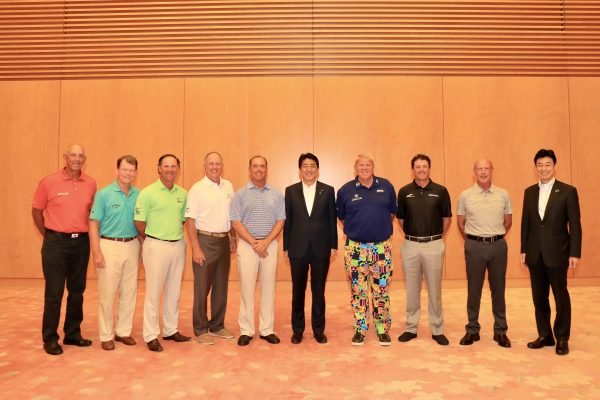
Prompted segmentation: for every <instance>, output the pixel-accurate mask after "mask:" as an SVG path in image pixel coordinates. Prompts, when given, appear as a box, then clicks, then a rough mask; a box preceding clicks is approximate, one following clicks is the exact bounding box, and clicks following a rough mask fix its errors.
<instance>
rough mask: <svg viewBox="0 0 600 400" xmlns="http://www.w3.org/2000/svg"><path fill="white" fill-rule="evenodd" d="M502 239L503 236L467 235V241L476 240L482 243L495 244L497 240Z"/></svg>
mask: <svg viewBox="0 0 600 400" xmlns="http://www.w3.org/2000/svg"><path fill="white" fill-rule="evenodd" d="M503 237H504V235H496V236H474V235H467V239H471V240H477V241H478V242H483V243H494V242H497V241H498V240H500V239H502V238H503Z"/></svg>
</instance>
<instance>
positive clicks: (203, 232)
mask: <svg viewBox="0 0 600 400" xmlns="http://www.w3.org/2000/svg"><path fill="white" fill-rule="evenodd" d="M198 233H199V234H201V235H206V236H212V237H218V238H224V237H225V236H227V235H229V233H227V232H208V231H201V230H200V229H198Z"/></svg>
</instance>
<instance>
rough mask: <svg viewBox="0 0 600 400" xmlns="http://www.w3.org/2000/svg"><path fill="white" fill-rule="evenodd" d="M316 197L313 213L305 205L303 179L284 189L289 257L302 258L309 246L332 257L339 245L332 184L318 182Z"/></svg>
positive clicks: (318, 254)
mask: <svg viewBox="0 0 600 400" xmlns="http://www.w3.org/2000/svg"><path fill="white" fill-rule="evenodd" d="M316 185H317V187H316V188H315V201H314V203H313V208H312V212H311V214H310V216H309V215H308V210H307V209H306V202H305V200H304V192H303V190H302V182H298V183H295V184H293V185H291V186H288V187H287V188H286V189H285V225H284V228H283V250H284V251H287V252H288V257H290V258H302V257H304V256H305V255H306V254H307V251H308V249H309V246H311V248H312V253H313V255H314V256H315V257H318V258H329V257H330V255H331V249H337V245H338V244H337V242H338V234H337V225H336V223H337V212H336V208H335V192H334V190H333V187H332V186H329V185H326V184H324V183H322V182H319V181H317V182H316Z"/></svg>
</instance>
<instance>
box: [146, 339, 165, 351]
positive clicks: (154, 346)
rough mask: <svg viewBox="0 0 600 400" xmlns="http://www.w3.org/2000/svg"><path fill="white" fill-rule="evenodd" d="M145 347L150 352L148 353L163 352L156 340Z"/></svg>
mask: <svg viewBox="0 0 600 400" xmlns="http://www.w3.org/2000/svg"><path fill="white" fill-rule="evenodd" d="M146 345H147V346H148V350H150V351H157V352H158V351H163V348H162V346H161V345H160V342H159V341H158V339H152V340H151V341H149V342H148V343H146Z"/></svg>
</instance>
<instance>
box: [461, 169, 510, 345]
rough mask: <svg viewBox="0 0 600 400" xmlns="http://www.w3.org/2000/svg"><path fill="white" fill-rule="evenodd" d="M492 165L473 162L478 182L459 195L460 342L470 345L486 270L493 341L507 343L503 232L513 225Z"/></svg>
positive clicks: (476, 329) (476, 328) (476, 336)
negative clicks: (464, 287) (463, 310)
mask: <svg viewBox="0 0 600 400" xmlns="http://www.w3.org/2000/svg"><path fill="white" fill-rule="evenodd" d="M493 171H494V167H493V166H492V162H491V161H490V160H485V159H481V160H479V161H477V162H476V163H475V166H474V167H473V172H474V173H475V179H476V180H477V183H476V184H475V185H473V186H471V187H470V188H468V189H466V190H464V191H463V192H462V193H461V194H460V197H459V199H458V212H457V214H458V217H457V221H458V229H459V230H460V234H461V235H462V237H463V238H464V239H465V261H466V264H467V282H468V283H467V284H468V294H467V316H468V318H469V322H468V324H467V325H466V327H465V328H466V331H467V332H466V333H465V336H463V338H462V339H461V340H460V344H461V345H463V346H465V345H471V344H473V342H476V341H478V340H479V330H480V328H481V326H480V325H479V306H480V303H481V290H482V288H483V280H484V279H485V271H486V270H487V272H488V281H489V284H490V291H491V292H492V312H493V314H494V341H496V342H497V343H498V345H499V346H502V347H510V340H509V339H508V336H506V331H507V329H508V326H507V324H506V303H505V301H504V287H505V283H506V262H507V252H508V246H507V245H506V240H505V239H504V235H505V234H506V232H508V230H509V229H510V226H511V225H512V208H511V204H510V198H509V197H508V192H507V191H506V190H504V189H502V188H499V187H498V186H495V185H493V184H492V172H493Z"/></svg>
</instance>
